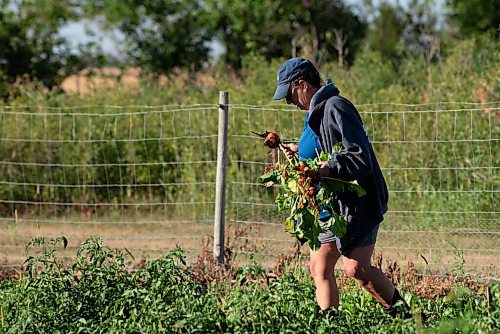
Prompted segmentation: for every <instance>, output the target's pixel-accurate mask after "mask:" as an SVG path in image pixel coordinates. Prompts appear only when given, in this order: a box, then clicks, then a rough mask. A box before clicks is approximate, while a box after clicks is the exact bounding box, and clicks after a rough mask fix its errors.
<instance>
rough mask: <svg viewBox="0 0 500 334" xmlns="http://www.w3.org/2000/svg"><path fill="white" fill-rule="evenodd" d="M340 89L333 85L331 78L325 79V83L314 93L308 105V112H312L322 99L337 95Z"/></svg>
mask: <svg viewBox="0 0 500 334" xmlns="http://www.w3.org/2000/svg"><path fill="white" fill-rule="evenodd" d="M339 94H340V91H339V89H338V88H337V87H335V85H334V84H333V82H332V80H330V79H328V80H326V85H324V86H323V87H321V88H320V89H319V90H318V91H317V92H316V94H314V96H313V97H312V99H311V103H310V106H309V113H312V112H313V111H314V108H315V107H316V106H317V105H318V104H320V103H321V102H323V101H326V100H328V99H329V98H330V97H332V96H335V95H339Z"/></svg>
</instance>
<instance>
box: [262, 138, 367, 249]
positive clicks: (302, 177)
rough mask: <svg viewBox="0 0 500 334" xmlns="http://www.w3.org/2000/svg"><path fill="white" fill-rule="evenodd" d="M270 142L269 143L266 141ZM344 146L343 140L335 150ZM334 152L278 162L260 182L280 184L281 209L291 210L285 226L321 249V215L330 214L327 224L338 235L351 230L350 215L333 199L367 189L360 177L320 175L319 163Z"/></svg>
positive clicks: (358, 193) (277, 200) (279, 203)
mask: <svg viewBox="0 0 500 334" xmlns="http://www.w3.org/2000/svg"><path fill="white" fill-rule="evenodd" d="M266 146H268V145H266ZM341 150H342V144H337V145H336V146H335V147H333V149H332V152H339V151H341ZM330 158H331V156H330V154H328V153H326V152H321V153H318V154H317V156H316V158H314V159H306V160H301V161H299V160H298V159H296V158H293V159H288V157H287V159H286V160H285V161H283V162H281V160H282V159H280V158H278V162H277V163H276V164H275V165H274V166H271V167H267V168H266V170H265V174H264V175H262V176H260V177H259V178H258V179H257V182H260V183H263V184H265V185H266V186H267V187H270V186H273V185H279V187H280V188H281V191H280V192H279V193H278V194H277V195H276V203H277V205H278V212H290V214H289V216H288V217H287V218H286V220H285V230H286V231H287V232H289V233H290V234H291V235H292V236H295V237H298V238H299V239H305V240H307V243H308V244H309V247H311V248H312V249H313V250H317V249H319V247H320V246H321V243H320V242H319V239H318V237H319V234H320V233H322V232H324V230H323V228H322V227H321V226H320V217H328V215H327V214H326V213H329V215H330V217H329V218H324V219H328V220H327V221H326V225H325V226H326V227H327V228H328V229H329V230H331V231H332V233H333V234H334V235H336V236H337V237H343V236H344V235H345V234H346V231H347V217H345V216H343V215H340V214H339V213H337V212H335V211H334V210H333V208H332V205H331V203H335V202H336V200H337V197H338V194H339V193H342V192H344V191H352V192H355V193H356V194H357V195H358V196H359V197H361V196H364V195H365V190H364V189H363V188H362V187H361V186H360V185H359V184H358V183H357V182H356V181H343V180H339V179H335V178H330V177H320V175H319V173H318V170H319V166H318V164H319V163H320V162H323V161H328V160H330Z"/></svg>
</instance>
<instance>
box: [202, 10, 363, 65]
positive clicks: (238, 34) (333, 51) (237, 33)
mask: <svg viewBox="0 0 500 334" xmlns="http://www.w3.org/2000/svg"><path fill="white" fill-rule="evenodd" d="M206 3H207V8H208V11H209V12H210V13H211V15H212V17H213V22H215V26H214V29H215V33H216V36H217V37H218V38H219V39H220V40H221V42H222V44H223V45H224V47H225V49H226V53H225V56H224V57H225V58H224V59H225V61H226V63H228V64H230V65H232V66H233V67H234V68H236V69H238V68H240V67H241V59H242V57H243V56H244V55H245V54H248V53H252V52H253V53H258V54H261V55H263V56H264V57H266V58H268V59H269V58H275V57H290V56H297V55H302V56H305V57H308V58H310V59H311V60H312V61H313V62H315V63H316V64H318V63H320V62H321V61H322V60H325V59H340V62H344V61H346V60H348V61H352V59H353V58H354V54H355V51H356V50H357V49H358V48H359V47H360V45H361V40H362V38H363V37H364V34H365V30H366V23H364V22H363V20H362V19H361V18H360V17H358V16H357V15H356V14H354V12H353V10H352V8H351V7H350V6H347V5H345V4H344V2H342V1H340V0H328V1H309V0H295V1H289V0H287V1H285V0H255V1H251V2H250V1H246V0H207V1H206ZM339 42H340V43H339Z"/></svg>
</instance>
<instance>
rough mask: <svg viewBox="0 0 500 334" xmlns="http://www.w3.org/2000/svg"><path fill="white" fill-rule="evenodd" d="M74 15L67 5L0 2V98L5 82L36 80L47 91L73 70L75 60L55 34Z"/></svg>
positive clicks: (5, 92) (51, 1)
mask: <svg viewBox="0 0 500 334" xmlns="http://www.w3.org/2000/svg"><path fill="white" fill-rule="evenodd" d="M75 15H76V14H75V7H74V6H73V5H72V3H71V1H60V0H47V1H31V0H22V1H1V2H0V45H1V46H2V47H1V48H0V88H4V89H0V98H6V97H7V96H8V94H9V90H10V89H5V88H6V87H5V86H4V85H5V82H7V83H9V84H12V83H14V82H15V81H16V80H18V79H28V80H38V81H39V82H41V83H42V84H43V85H44V86H46V87H49V88H50V87H53V86H56V85H58V84H59V83H60V81H61V80H62V78H64V76H66V75H68V74H69V73H71V72H72V71H73V70H74V67H75V66H76V65H77V61H76V58H75V57H74V55H71V53H70V51H69V50H68V45H67V41H66V40H65V39H64V38H62V37H61V36H59V35H58V30H59V28H60V27H61V26H62V25H63V24H64V23H65V22H67V21H68V20H70V19H71V18H73V17H75ZM2 86H3V87H2Z"/></svg>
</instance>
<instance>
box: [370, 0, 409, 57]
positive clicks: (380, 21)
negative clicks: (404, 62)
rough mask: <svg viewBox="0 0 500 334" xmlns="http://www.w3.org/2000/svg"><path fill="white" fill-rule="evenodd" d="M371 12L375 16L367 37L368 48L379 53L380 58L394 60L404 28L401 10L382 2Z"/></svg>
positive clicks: (403, 17)
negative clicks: (374, 12)
mask: <svg viewBox="0 0 500 334" xmlns="http://www.w3.org/2000/svg"><path fill="white" fill-rule="evenodd" d="M372 10H373V11H376V12H377V14H376V17H375V18H374V20H373V22H372V24H371V27H370V29H369V32H368V35H367V44H368V47H369V48H370V49H372V50H374V51H377V52H379V53H380V54H381V55H382V57H384V58H386V59H392V60H394V59H396V58H397V56H398V53H399V52H398V44H400V42H401V40H402V35H403V31H404V27H405V16H404V14H403V9H402V8H401V7H400V6H398V5H391V4H389V3H388V2H386V1H383V2H381V3H380V4H379V6H378V7H377V8H372Z"/></svg>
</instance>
